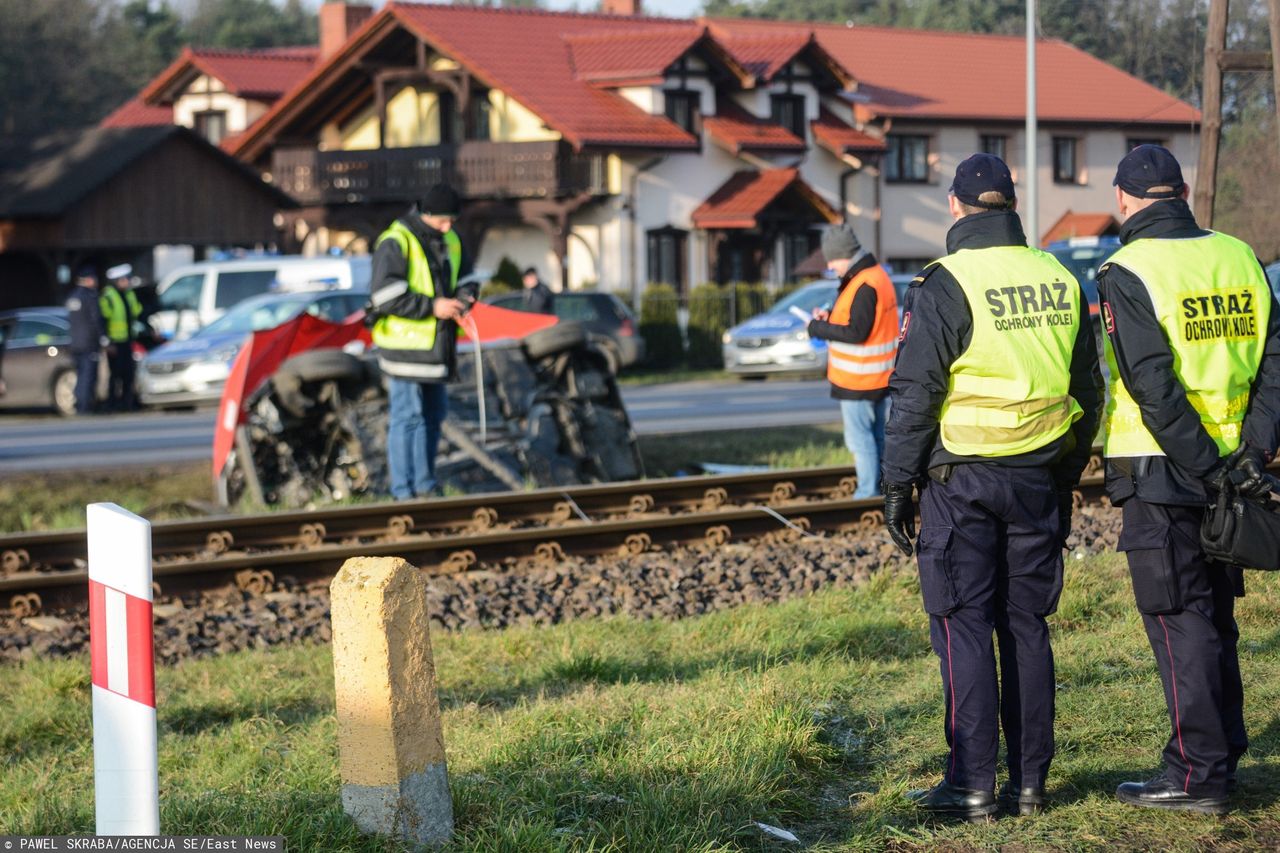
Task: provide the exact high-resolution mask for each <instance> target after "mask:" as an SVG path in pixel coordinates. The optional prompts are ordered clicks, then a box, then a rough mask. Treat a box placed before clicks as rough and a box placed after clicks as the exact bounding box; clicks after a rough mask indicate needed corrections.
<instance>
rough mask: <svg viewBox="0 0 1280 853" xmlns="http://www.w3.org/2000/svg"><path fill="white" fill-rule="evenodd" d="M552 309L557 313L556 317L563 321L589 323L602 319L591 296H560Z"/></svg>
mask: <svg viewBox="0 0 1280 853" xmlns="http://www.w3.org/2000/svg"><path fill="white" fill-rule="evenodd" d="M552 307H553V309H554V310H555V312H556V316H557V317H559V318H560V319H561V320H580V321H582V322H587V323H589V322H594V321H595V320H599V319H600V312H599V311H597V310H596V306H595V300H593V299H592V298H591V297H589V296H569V295H566V294H560V295H558V296H556V298H555V301H554V302H553V303H552Z"/></svg>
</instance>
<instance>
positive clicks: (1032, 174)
mask: <svg viewBox="0 0 1280 853" xmlns="http://www.w3.org/2000/svg"><path fill="white" fill-rule="evenodd" d="M1026 137H1027V139H1026V144H1027V156H1026V161H1027V169H1026V183H1027V189H1026V205H1025V206H1024V207H1023V208H1022V221H1023V223H1024V225H1025V226H1026V232H1027V242H1028V243H1030V244H1031V245H1032V246H1039V245H1040V207H1039V205H1040V201H1039V197H1038V196H1039V193H1038V188H1037V184H1038V182H1039V178H1040V174H1039V164H1038V163H1037V162H1036V0H1027V131H1026Z"/></svg>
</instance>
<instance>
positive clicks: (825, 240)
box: [822, 222, 862, 261]
mask: <svg viewBox="0 0 1280 853" xmlns="http://www.w3.org/2000/svg"><path fill="white" fill-rule="evenodd" d="M861 250H862V244H861V243H859V242H858V237H857V235H855V234H854V233H853V229H852V228H850V227H849V223H847V222H841V223H840V224H839V225H832V226H831V227H830V228H828V229H827V230H826V231H823V232H822V258H823V260H826V261H838V260H843V259H846V258H852V257H853V256H854V255H856V254H858V252H860V251H861Z"/></svg>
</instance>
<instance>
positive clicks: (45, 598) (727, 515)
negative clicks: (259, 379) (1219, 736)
mask: <svg viewBox="0 0 1280 853" xmlns="http://www.w3.org/2000/svg"><path fill="white" fill-rule="evenodd" d="M819 470H820V469H819ZM787 473H789V474H794V473H795V472H787ZM708 479H709V478H708ZM705 482H707V480H704V481H703V483H704V484H705ZM1102 484H1103V480H1102V477H1100V476H1092V477H1088V478H1086V479H1085V480H1083V481H1082V482H1081V484H1080V500H1081V501H1084V500H1094V499H1096V498H1098V497H1100V496H1101V493H1102ZM635 485H641V484H635ZM644 485H647V484H644ZM489 497H492V496H489ZM768 497H776V495H774V494H773V493H770V495H769V496H768ZM795 497H796V496H795V495H792V496H789V497H788V498H787V499H785V500H774V501H769V500H768V499H765V500H762V501H758V502H754V503H747V504H743V505H730V504H728V503H721V504H720V505H718V506H715V507H712V508H704V507H699V508H697V509H694V510H692V511H689V512H680V513H660V512H652V511H647V512H643V513H634V512H633V513H630V514H629V515H627V516H625V517H622V518H614V519H608V520H600V521H590V520H588V521H583V520H581V519H578V518H571V519H568V520H556V521H554V522H552V523H551V524H547V525H540V526H531V527H524V528H515V529H505V530H504V529H486V530H480V531H476V530H470V531H463V532H446V533H443V534H440V535H434V534H432V533H429V532H428V533H423V532H417V531H415V532H411V533H407V534H405V535H402V536H400V537H399V538H396V539H381V540H377V541H370V542H359V541H356V542H343V543H325V542H319V543H316V544H313V545H311V546H308V547H302V548H296V547H293V548H280V549H276V550H264V551H261V552H258V553H243V552H225V553H222V554H220V555H217V556H211V557H208V558H204V559H193V560H188V561H172V562H168V563H157V564H156V565H155V567H154V577H155V581H156V584H157V585H158V586H159V588H160V591H161V592H162V594H167V595H173V594H184V593H188V592H196V591H200V590H206V589H213V588H219V587H225V586H228V585H231V584H234V585H236V586H238V587H240V588H241V589H244V590H247V591H250V592H253V593H261V592H266V591H269V590H270V589H271V588H272V587H273V586H274V585H275V584H277V583H289V584H293V583H298V584H301V583H309V582H316V581H321V580H326V579H328V578H330V577H332V576H333V575H334V574H335V573H336V572H337V570H338V568H340V567H341V565H342V563H343V561H345V560H347V559H349V558H351V557H379V556H398V557H403V558H405V559H407V560H409V561H410V562H411V563H413V564H414V565H417V566H419V567H420V568H422V569H423V570H424V571H427V572H429V573H432V574H451V573H456V572H463V571H469V570H474V569H478V568H482V567H485V566H494V565H500V566H506V567H517V566H519V567H528V566H537V565H539V564H541V565H559V564H561V563H563V562H564V561H565V560H568V559H571V558H573V557H582V556H593V555H601V554H611V553H613V554H621V555H633V556H639V555H642V554H644V553H647V552H648V551H650V550H651V549H653V548H656V547H660V546H670V545H682V544H693V543H706V544H708V545H711V546H713V547H718V546H721V545H725V544H727V543H729V542H732V541H740V540H750V539H755V538H759V537H762V536H772V537H775V538H777V537H781V538H782V539H784V540H794V539H798V538H799V537H801V536H804V535H814V534H813V533H812V531H817V530H836V531H861V532H865V533H868V534H869V533H872V532H874V531H876V530H878V529H879V528H880V526H881V525H882V524H883V521H884V517H883V513H882V512H881V508H882V505H883V503H882V499H880V498H872V499H869V500H854V499H852V498H850V497H847V496H844V495H840V496H836V497H831V496H828V497H825V498H816V499H810V500H803V499H800V500H796V499H795ZM315 515H316V514H313V515H312V517H313V518H314V517H315ZM87 582H88V572H87V570H86V569H83V568H78V569H71V570H63V571H56V572H36V571H22V572H16V573H12V574H9V575H8V576H5V577H3V578H0V595H9V596H11V597H10V608H11V609H12V610H13V611H14V612H16V613H18V614H20V615H21V614H23V613H28V614H30V613H35V612H38V611H39V610H41V609H42V608H44V609H59V608H68V607H80V606H83V603H84V598H85V590H86V588H87Z"/></svg>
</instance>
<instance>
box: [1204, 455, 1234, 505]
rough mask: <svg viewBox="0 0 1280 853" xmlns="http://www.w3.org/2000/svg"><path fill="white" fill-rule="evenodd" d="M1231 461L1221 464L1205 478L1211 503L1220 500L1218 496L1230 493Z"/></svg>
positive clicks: (1205, 485)
mask: <svg viewBox="0 0 1280 853" xmlns="http://www.w3.org/2000/svg"><path fill="white" fill-rule="evenodd" d="M1231 464H1232V463H1231V460H1230V459H1228V460H1227V461H1226V462H1223V463H1222V464H1220V465H1219V466H1218V467H1217V468H1214V469H1213V470H1212V471H1210V472H1209V473H1208V475H1207V476H1206V477H1205V478H1204V487H1205V490H1206V491H1207V492H1208V493H1209V501H1210V502H1211V503H1212V502H1214V501H1216V500H1217V499H1218V495H1220V494H1222V493H1223V492H1226V491H1229V490H1230V489H1231V488H1232V486H1231Z"/></svg>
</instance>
